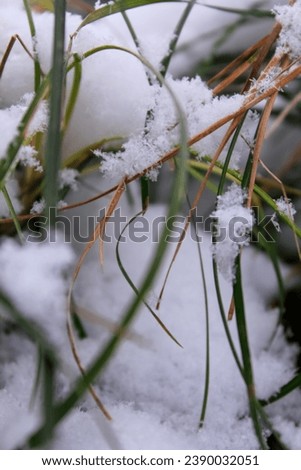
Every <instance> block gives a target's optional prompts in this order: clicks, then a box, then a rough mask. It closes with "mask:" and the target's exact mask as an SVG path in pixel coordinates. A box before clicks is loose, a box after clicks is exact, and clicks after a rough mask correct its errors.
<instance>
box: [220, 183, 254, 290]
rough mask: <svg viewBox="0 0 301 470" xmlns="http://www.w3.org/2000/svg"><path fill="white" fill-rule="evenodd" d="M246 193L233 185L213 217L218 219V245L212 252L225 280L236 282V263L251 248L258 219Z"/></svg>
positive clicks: (221, 200) (221, 198)
mask: <svg viewBox="0 0 301 470" xmlns="http://www.w3.org/2000/svg"><path fill="white" fill-rule="evenodd" d="M246 199H247V193H246V191H243V190H242V189H241V187H240V186H238V185H237V184H235V183H233V184H232V185H231V186H230V188H229V189H228V190H227V191H226V192H225V193H224V194H223V195H221V196H218V197H217V206H216V210H215V211H214V212H212V214H211V217H212V218H213V219H216V231H217V234H216V242H215V243H214V244H213V245H212V252H213V256H214V259H215V261H216V263H217V266H218V268H219V271H220V272H221V273H222V274H223V276H224V278H225V279H226V280H227V281H229V282H233V281H234V280H235V260H236V258H237V256H238V254H239V252H240V249H241V247H243V246H248V245H249V243H250V234H251V231H252V227H253V223H254V219H253V217H254V216H253V212H252V210H250V209H248V208H247V207H244V203H245V201H246Z"/></svg>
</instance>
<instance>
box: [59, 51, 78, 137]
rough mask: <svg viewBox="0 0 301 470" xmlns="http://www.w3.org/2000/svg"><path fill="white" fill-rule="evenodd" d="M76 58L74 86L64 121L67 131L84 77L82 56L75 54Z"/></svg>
mask: <svg viewBox="0 0 301 470" xmlns="http://www.w3.org/2000/svg"><path fill="white" fill-rule="evenodd" d="M73 59H74V62H73V63H74V75H73V81H72V87H71V90H70V95H69V99H68V103H67V107H66V111H65V116H64V123H63V126H62V127H63V132H65V131H66V129H67V128H68V125H69V123H70V120H71V118H72V114H73V111H74V108H75V105H76V101H77V97H78V93H79V89H80V83H81V79H82V62H81V59H80V57H79V56H78V55H77V54H74V55H73Z"/></svg>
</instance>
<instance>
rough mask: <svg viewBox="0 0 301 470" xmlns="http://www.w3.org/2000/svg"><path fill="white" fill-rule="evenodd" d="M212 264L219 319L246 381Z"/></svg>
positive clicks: (214, 262)
mask: <svg viewBox="0 0 301 470" xmlns="http://www.w3.org/2000/svg"><path fill="white" fill-rule="evenodd" d="M212 262H213V275H214V285H215V290H216V296H217V301H218V306H219V311H220V314H221V319H222V322H223V326H224V330H225V333H226V336H227V340H228V343H229V346H230V349H231V352H232V354H233V357H234V360H235V362H236V365H237V368H238V370H239V372H240V374H241V376H242V378H243V380H244V381H245V380H246V379H245V373H244V369H243V366H242V364H241V361H240V358H239V356H238V354H237V351H236V348H235V345H234V342H233V339H232V336H231V333H230V330H229V327H228V323H227V316H226V312H225V309H224V305H223V297H222V293H221V290H220V284H219V278H218V268H217V264H216V261H215V260H214V259H213V260H212Z"/></svg>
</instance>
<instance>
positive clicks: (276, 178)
mask: <svg viewBox="0 0 301 470" xmlns="http://www.w3.org/2000/svg"><path fill="white" fill-rule="evenodd" d="M260 164H261V166H262V167H263V168H264V169H265V171H266V172H267V173H268V174H269V175H270V176H271V177H272V178H273V179H274V180H275V181H277V183H278V184H279V186H280V187H281V191H282V195H283V197H284V200H285V202H286V204H287V207H288V214H289V216H290V218H291V219H292V220H293V214H292V213H291V210H290V205H289V199H288V196H287V192H286V189H285V186H284V184H283V183H282V181H281V179H279V178H278V177H277V176H276V175H275V173H273V172H272V171H271V170H270V169H269V168H268V167H267V165H266V164H265V163H264V162H263V161H262V160H260ZM293 237H294V242H295V245H296V249H297V253H298V257H299V260H300V261H301V250H300V246H299V241H298V237H297V235H296V233H295V232H294V231H293Z"/></svg>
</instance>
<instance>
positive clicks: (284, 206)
mask: <svg viewBox="0 0 301 470" xmlns="http://www.w3.org/2000/svg"><path fill="white" fill-rule="evenodd" d="M275 202H276V204H277V208H278V210H279V212H282V213H283V214H285V215H286V216H287V217H289V218H290V219H292V220H293V219H294V215H295V214H296V212H297V211H296V209H295V208H294V206H293V203H292V202H291V200H290V199H287V198H284V197H283V196H281V197H280V198H279V199H277V200H276V201H275Z"/></svg>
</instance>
